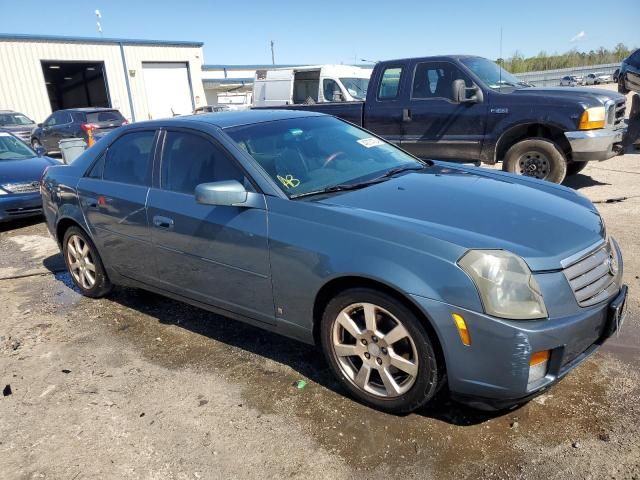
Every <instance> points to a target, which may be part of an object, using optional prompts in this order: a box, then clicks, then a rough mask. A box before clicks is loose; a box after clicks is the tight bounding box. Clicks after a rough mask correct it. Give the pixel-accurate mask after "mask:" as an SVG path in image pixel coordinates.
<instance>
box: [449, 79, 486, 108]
mask: <svg viewBox="0 0 640 480" xmlns="http://www.w3.org/2000/svg"><path fill="white" fill-rule="evenodd" d="M451 91H452V92H453V101H454V102H456V103H478V102H481V101H482V91H481V90H480V89H479V88H478V87H476V86H473V87H467V85H466V83H465V81H464V80H462V79H461V78H459V79H457V80H454V81H453V83H452V84H451ZM470 93H471V95H469V94H470Z"/></svg>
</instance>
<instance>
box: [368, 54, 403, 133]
mask: <svg viewBox="0 0 640 480" xmlns="http://www.w3.org/2000/svg"><path fill="white" fill-rule="evenodd" d="M380 70H381V71H380V74H379V76H378V77H377V78H372V79H371V82H370V87H369V88H373V87H372V85H374V84H375V85H376V87H375V89H376V90H375V92H374V94H373V95H368V96H367V101H366V102H365V103H364V128H366V129H367V130H371V131H372V132H375V133H377V134H378V135H380V136H381V137H384V138H385V139H387V140H389V141H390V142H393V143H396V144H399V143H400V141H401V140H402V132H403V114H404V105H403V103H402V98H401V91H402V90H403V84H404V83H405V82H406V76H407V75H406V67H405V66H404V65H403V64H397V65H396V64H386V65H383V66H381V69H380Z"/></svg>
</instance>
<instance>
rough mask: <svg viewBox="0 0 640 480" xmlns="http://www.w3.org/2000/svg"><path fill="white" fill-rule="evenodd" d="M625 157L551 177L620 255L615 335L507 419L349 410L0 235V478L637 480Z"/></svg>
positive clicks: (465, 411) (230, 342) (631, 189)
mask: <svg viewBox="0 0 640 480" xmlns="http://www.w3.org/2000/svg"><path fill="white" fill-rule="evenodd" d="M629 152H630V153H628V154H627V155H625V156H624V157H616V158H614V159H611V160H609V161H607V162H602V163H595V164H592V165H590V166H589V167H587V169H585V170H584V171H583V172H582V174H579V175H576V176H575V177H572V178H571V179H570V180H568V181H567V182H566V183H567V185H569V186H571V187H573V188H576V189H579V191H580V192H582V193H583V194H585V195H587V196H588V197H589V198H590V199H592V200H594V201H596V202H597V207H598V209H599V210H600V211H601V213H602V215H603V216H604V218H605V220H606V223H607V227H608V230H609V231H610V232H611V233H612V234H613V235H614V236H615V237H616V238H617V240H618V241H619V243H620V245H621V247H622V249H623V252H624V256H625V281H626V283H627V284H628V285H629V286H630V292H631V297H630V309H629V315H628V317H627V320H626V322H625V324H624V326H623V328H622V331H621V333H620V336H619V337H613V338H612V339H611V340H610V341H609V342H608V343H607V344H606V345H605V346H604V347H603V348H602V349H601V350H600V351H599V352H598V353H597V354H595V355H594V356H592V357H591V358H590V359H589V360H587V361H586V362H585V363H584V364H582V365H581V366H580V367H579V368H577V369H576V370H575V371H573V372H572V373H571V374H570V375H568V376H567V377H566V378H565V379H564V380H563V381H562V382H560V383H559V384H558V385H556V386H555V387H553V388H552V389H551V390H550V391H549V392H548V393H546V394H545V395H543V396H541V397H538V398H536V399H535V400H533V401H531V402H530V403H528V404H527V405H525V406H523V407H521V408H519V409H517V410H514V411H511V412H507V413H505V412H503V413H498V414H486V413H482V412H478V411H475V410H472V409H469V408H466V407H463V406H460V405H457V404H455V403H452V402H450V401H448V400H446V399H443V400H442V401H441V402H440V403H438V404H437V405H435V406H433V407H431V408H428V409H424V410H422V411H419V412H418V413H415V414H411V415H406V416H392V415H387V414H383V413H380V412H378V411H375V410H372V409H370V408H367V407H365V406H362V405H360V404H358V403H356V402H355V401H353V400H351V399H350V398H348V397H347V396H346V394H345V392H344V391H343V390H342V389H341V388H340V387H339V386H338V385H337V384H336V382H335V381H334V379H333V378H332V376H331V375H330V374H329V372H328V371H327V367H326V365H325V364H324V362H323V360H322V356H321V354H320V352H319V350H317V349H315V348H313V347H309V346H306V345H303V344H300V343H297V342H295V341H292V340H288V339H285V338H281V337H279V336H276V335H274V334H270V333H267V332H264V331H262V330H259V329H256V328H253V327H250V326H246V325H244V324H242V323H238V322H235V321H233V320H230V319H227V318H223V317H219V316H216V315H213V314H210V313H207V312H205V311H202V310H199V309H197V308H193V307H190V306H187V305H184V304H181V303H178V302H175V301H172V300H168V299H166V298H163V297H160V296H158V295H154V294H151V293H146V292H144V291H140V290H131V289H117V290H116V291H115V292H114V293H113V294H112V295H111V296H110V297H109V298H106V299H101V300H91V299H88V298H84V297H82V296H81V295H79V294H78V292H77V291H76V290H75V289H74V288H73V286H72V284H71V282H70V277H69V275H68V274H67V273H66V272H65V271H64V268H63V264H62V259H61V257H60V254H59V252H58V250H57V247H56V245H55V243H54V242H53V241H52V240H51V238H50V237H49V235H48V233H47V230H46V228H45V226H44V224H42V223H41V221H40V219H36V220H34V221H29V222H20V223H14V224H10V225H3V226H1V227H0V389H4V393H5V394H6V395H3V396H0V478H3V479H5V478H6V479H40V478H45V479H74V480H75V479H95V478H104V479H107V478H108V479H112V478H113V479H122V478H127V479H129V478H132V479H217V478H273V477H277V478H281V477H293V478H314V479H315V478H331V479H339V478H356V477H359V478H362V477H366V478H382V477H385V478H389V477H391V478H395V477H403V478H421V479H430V478H434V479H440V478H469V479H475V478H524V479H537V478H546V479H555V478H561V479H569V478H571V479H573V478H585V479H587V478H593V479H601V478H626V479H639V478H640V404H639V402H638V399H639V398H640V371H639V370H638V367H639V366H640V357H639V353H640V294H639V293H638V292H640V279H639V278H640V154H639V153H634V152H635V150H634V149H633V147H629ZM300 379H303V380H305V381H307V385H306V387H305V388H303V389H298V388H296V387H294V386H293V384H294V382H295V381H297V380H300ZM5 386H6V387H5ZM9 389H10V391H9ZM9 393H10V394H9Z"/></svg>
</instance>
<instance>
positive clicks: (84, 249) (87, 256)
mask: <svg viewBox="0 0 640 480" xmlns="http://www.w3.org/2000/svg"><path fill="white" fill-rule="evenodd" d="M67 263H68V265H69V272H71V275H72V276H73V278H74V280H75V281H76V283H77V284H78V285H80V286H81V287H82V288H84V289H85V290H91V289H92V288H93V287H94V285H95V284H96V265H95V262H94V259H93V255H92V254H91V249H90V248H89V244H88V243H87V242H86V241H85V240H84V239H83V238H82V237H80V236H79V235H72V236H70V237H69V240H68V241H67Z"/></svg>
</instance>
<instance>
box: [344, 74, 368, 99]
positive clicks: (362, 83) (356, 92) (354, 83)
mask: <svg viewBox="0 0 640 480" xmlns="http://www.w3.org/2000/svg"><path fill="white" fill-rule="evenodd" d="M340 81H341V82H342V85H344V88H346V89H347V92H349V95H351V96H352V97H353V98H355V99H357V100H364V99H365V98H367V86H368V85H369V79H368V78H341V79H340Z"/></svg>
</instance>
